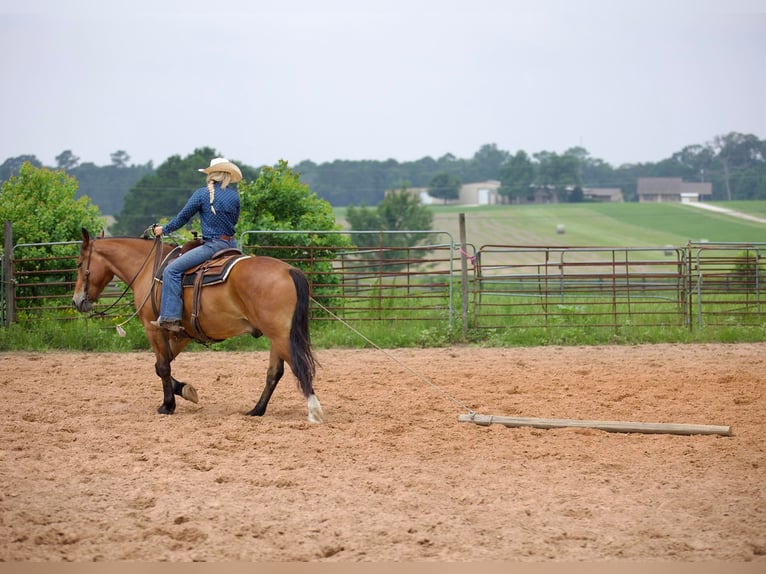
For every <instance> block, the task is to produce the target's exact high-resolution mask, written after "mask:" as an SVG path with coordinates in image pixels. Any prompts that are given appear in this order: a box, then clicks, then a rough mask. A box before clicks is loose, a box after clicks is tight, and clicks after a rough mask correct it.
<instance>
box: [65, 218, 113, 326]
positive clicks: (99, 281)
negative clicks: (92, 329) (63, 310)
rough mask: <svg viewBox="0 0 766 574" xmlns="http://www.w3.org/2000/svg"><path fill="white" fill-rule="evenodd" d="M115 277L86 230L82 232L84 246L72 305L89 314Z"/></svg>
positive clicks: (78, 264) (79, 259) (78, 261)
mask: <svg viewBox="0 0 766 574" xmlns="http://www.w3.org/2000/svg"><path fill="white" fill-rule="evenodd" d="M113 277H114V271H112V270H111V268H110V267H109V265H107V263H106V261H105V260H104V258H103V257H102V256H101V255H100V254H99V252H98V247H97V246H96V243H95V241H94V240H93V239H91V237H90V234H89V233H88V231H87V230H86V229H83V230H82V246H81V247H80V256H79V257H78V259H77V283H75V286H74V296H73V297H72V304H73V305H74V306H75V308H76V309H77V310H78V311H82V312H83V313H87V312H88V311H90V310H91V309H93V303H94V302H96V301H98V298H99V296H100V295H101V292H102V291H103V290H104V287H106V286H107V285H108V284H109V282H110V281H111V280H112V278H113Z"/></svg>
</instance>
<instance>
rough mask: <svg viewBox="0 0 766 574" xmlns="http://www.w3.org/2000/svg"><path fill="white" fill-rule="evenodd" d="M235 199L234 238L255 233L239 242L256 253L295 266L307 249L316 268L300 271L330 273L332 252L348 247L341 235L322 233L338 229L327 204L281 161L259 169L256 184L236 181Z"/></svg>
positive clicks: (304, 255) (325, 278) (306, 252)
mask: <svg viewBox="0 0 766 574" xmlns="http://www.w3.org/2000/svg"><path fill="white" fill-rule="evenodd" d="M239 196H240V204H241V208H240V217H239V223H238V224H237V234H238V235H241V234H242V233H244V232H245V231H255V233H249V234H247V235H246V236H245V238H244V241H245V243H246V244H247V245H248V246H256V247H257V251H258V252H259V253H263V254H264V255H271V256H272V257H277V258H279V259H283V260H285V261H290V262H291V263H295V260H297V259H306V255H307V254H308V251H309V250H310V251H311V259H313V260H314V261H316V262H317V264H316V265H315V267H314V268H313V269H308V268H306V267H305V266H303V265H301V266H302V267H304V270H306V271H308V272H315V273H316V272H318V273H329V272H330V271H331V268H332V259H333V258H334V250H336V249H337V248H339V247H349V246H350V245H351V242H350V241H349V239H348V237H346V236H344V235H342V234H339V233H322V231H340V229H341V227H340V225H338V224H337V223H336V222H335V215H334V214H333V211H332V206H331V205H330V204H329V203H328V202H327V201H325V200H323V199H320V198H319V197H318V196H317V195H316V194H315V193H314V192H312V191H311V188H309V186H308V185H307V184H305V183H303V182H302V181H301V180H300V174H299V173H297V172H295V171H294V170H292V169H291V168H290V167H289V165H288V163H287V162H286V161H285V160H280V161H279V163H278V164H277V165H275V166H273V167H268V166H267V167H263V168H262V169H261V171H260V173H259V175H258V178H257V179H256V180H255V181H249V182H244V181H243V182H242V183H240V184H239ZM259 231H260V232H262V231H283V232H289V231H295V232H296V233H278V234H273V233H258V232H259ZM306 231H313V232H316V233H305V232H306ZM298 232H300V233H298ZM323 282H324V283H328V282H330V283H331V282H332V280H331V278H330V277H329V275H328V276H325V277H324V278H323Z"/></svg>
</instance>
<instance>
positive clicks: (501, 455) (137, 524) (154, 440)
mask: <svg viewBox="0 0 766 574" xmlns="http://www.w3.org/2000/svg"><path fill="white" fill-rule="evenodd" d="M389 352H390V353H391V354H392V355H393V356H395V357H396V358H397V359H398V360H399V361H401V362H402V363H404V364H405V365H407V366H409V367H411V368H412V369H414V370H415V371H417V372H418V373H420V374H421V375H422V376H423V377H425V378H427V379H429V380H430V381H432V382H434V383H435V384H437V385H438V386H439V387H441V388H442V389H443V390H444V391H445V392H446V393H449V394H450V395H451V396H453V397H455V398H456V399H457V400H458V401H459V402H461V403H463V404H464V405H465V406H467V407H468V408H469V409H472V410H475V411H476V412H478V413H483V414H496V415H508V416H524V417H544V418H571V419H602V420H619V421H640V422H669V423H689V424H705V425H730V426H731V427H732V431H733V434H732V436H730V437H720V436H677V435H665V434H662V435H656V434H634V433H631V434H618V433H607V432H603V431H597V430H592V429H571V428H568V429H560V430H538V429H532V428H506V427H504V426H501V425H492V426H489V427H481V426H477V425H474V424H470V423H459V422H458V415H459V414H462V413H464V412H466V411H464V410H463V409H462V408H461V406H460V405H458V404H456V403H454V402H452V401H451V400H449V399H448V398H446V397H445V395H443V394H441V393H440V392H439V391H438V390H436V389H434V388H433V387H432V386H430V385H428V384H427V383H426V382H424V381H422V380H421V379H419V378H418V377H416V376H414V375H413V374H412V373H411V372H409V371H408V370H407V369H405V368H403V367H402V366H401V365H400V364H398V363H397V362H395V361H393V360H392V359H391V358H390V357H388V356H387V355H385V354H384V353H382V352H380V351H375V350H326V351H325V350H319V351H317V356H318V359H319V361H320V363H321V367H320V369H319V372H318V376H317V380H316V384H315V387H316V391H317V395H318V397H319V399H320V400H321V402H322V406H323V407H324V411H325V416H326V422H325V423H324V424H322V425H312V424H309V423H308V422H307V420H306V403H305V400H304V399H303V397H302V396H301V395H300V394H299V393H298V391H297V389H296V385H295V379H294V378H293V377H292V375H285V377H284V379H283V381H282V382H281V383H280V386H279V387H278V388H277V390H276V392H275V394H274V397H273V398H272V401H271V404H270V405H269V409H268V411H267V413H266V416H265V417H263V418H250V417H246V416H244V415H243V413H244V412H246V411H247V410H250V409H251V408H252V407H253V406H254V404H255V402H256V400H257V398H258V396H259V394H260V389H261V386H262V383H263V380H264V377H265V371H266V366H267V354H266V353H264V352H258V353H230V352H215V351H204V352H187V353H184V354H182V355H181V356H180V357H179V358H178V359H177V360H176V362H175V363H174V374H175V375H176V377H177V378H178V379H180V380H182V381H186V382H189V383H192V384H193V385H194V386H195V387H196V389H197V391H198V393H199V397H200V402H199V404H197V405H195V404H192V403H189V402H186V401H184V400H183V399H180V398H179V399H178V409H177V411H176V414H175V415H173V416H160V415H158V414H156V412H155V410H156V408H157V407H158V406H159V404H160V402H161V399H162V393H161V388H160V382H159V379H158V378H157V377H156V376H155V374H154V358H153V355H151V353H132V354H96V353H93V354H88V353H28V354H25V353H1V354H0V398H1V399H2V406H3V410H4V415H3V418H2V421H3V423H2V427H1V428H0V478H1V479H2V490H1V491H0V560H2V561H18V560H23V561H30V560H31V561H102V560H148V561H222V560H227V561H229V560H242V561H345V562H356V561H383V560H386V561H390V560H396V561H410V560H418V561H469V560H470V561H474V560H497V561H524V562H527V561H529V562H531V561H538V562H539V561H546V562H547V561H585V560H588V561H602V560H616V561H625V562H626V563H627V562H628V561H697V562H699V561H740V562H750V561H760V562H763V563H764V565H766V423H764V415H766V392H765V389H766V343H759V344H737V345H646V346H625V347H621V346H614V347H611V346H610V347H588V348H584V347H577V348H568V347H547V348H544V347H538V348H519V349H516V348H508V349H478V348H468V347H453V348H444V349H427V350H423V349H397V350H392V351H389Z"/></svg>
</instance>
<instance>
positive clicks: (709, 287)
mask: <svg viewBox="0 0 766 574" xmlns="http://www.w3.org/2000/svg"><path fill="white" fill-rule="evenodd" d="M406 233H408V234H409V235H405V232H400V233H394V232H381V231H371V232H346V231H283V232H280V231H269V232H256V231H252V232H251V231H248V232H245V233H243V234H242V236H241V237H240V246H241V249H242V250H243V251H244V252H245V253H248V254H252V255H272V256H276V257H278V258H280V259H284V260H286V261H288V262H290V263H292V264H294V265H296V266H298V267H300V268H301V269H303V270H304V272H305V273H306V275H307V277H308V279H309V282H310V286H311V295H312V297H313V299H314V301H315V303H313V304H312V319H313V320H316V321H328V320H332V319H333V318H334V317H335V316H337V317H340V318H342V319H344V320H346V321H378V322H381V321H385V322H390V323H391V324H392V325H393V324H395V323H396V322H401V321H429V322H434V323H442V324H445V325H449V326H452V325H453V323H454V322H455V320H457V319H462V320H463V321H464V324H466V325H469V326H471V327H472V328H476V329H485V328H486V329H524V328H546V329H550V328H558V327H575V328H611V329H620V328H623V327H638V328H643V327H662V326H670V327H686V328H689V329H695V328H696V329H704V328H705V327H707V326H711V327H712V326H727V325H737V326H741V325H745V326H749V325H753V326H765V325H766V243H756V244H753V243H726V244H721V243H689V244H688V245H686V246H684V247H562V246H529V245H526V246H520V245H484V246H481V247H479V248H478V249H477V248H474V247H473V246H471V245H466V252H463V250H462V249H461V246H460V245H456V244H455V242H454V240H453V238H452V237H451V236H450V234H449V233H447V232H443V231H429V232H426V231H421V232H406ZM413 233H415V235H412V234H413ZM413 238H414V239H417V244H415V245H411V244H409V245H408V244H403V239H407V241H412V240H413ZM79 245H80V242H79V241H77V242H64V243H46V244H19V245H16V246H14V247H13V249H12V250H11V253H4V254H3V258H2V259H1V260H2V263H3V265H2V269H3V275H2V282H3V286H4V287H6V286H12V288H11V289H5V288H4V289H3V290H2V295H1V296H2V299H1V300H0V310H2V319H3V323H2V324H3V325H5V324H8V319H9V318H11V317H12V318H13V319H14V320H15V321H34V320H39V319H47V318H56V319H62V320H65V319H72V318H75V317H77V316H78V314H77V313H76V312H74V310H73V309H72V305H71V298H72V293H73V290H74V284H75V281H76V276H77V270H76V261H77V256H78V253H79ZM464 256H465V257H464ZM463 260H465V261H466V264H467V282H468V285H467V289H466V290H465V291H463V290H462V289H461V287H462V279H461V263H462V261H463ZM124 287H125V285H124V284H123V283H122V282H120V281H114V282H113V283H112V284H110V286H109V287H108V288H107V290H106V291H105V293H104V295H103V296H102V299H101V301H100V302H99V304H98V305H97V306H96V311H99V310H103V309H105V308H106V307H108V306H109V305H110V304H111V303H112V302H113V301H114V299H115V298H116V297H118V296H119V295H120V294H121V293H122V291H123V290H124ZM463 292H465V293H466V295H465V298H466V299H467V300H468V304H467V305H465V306H462V305H461V303H462V299H461V298H462V297H463V294H462V293H463ZM7 293H10V294H11V297H9V296H8V295H7ZM131 303H132V297H130V296H128V297H127V298H126V304H127V305H130V304H131ZM461 307H463V314H462V315H461V313H460V311H459V310H460V309H461ZM456 309H457V310H458V311H456ZM129 312H132V309H130V311H129ZM116 313H120V310H117V311H116ZM124 314H127V313H124Z"/></svg>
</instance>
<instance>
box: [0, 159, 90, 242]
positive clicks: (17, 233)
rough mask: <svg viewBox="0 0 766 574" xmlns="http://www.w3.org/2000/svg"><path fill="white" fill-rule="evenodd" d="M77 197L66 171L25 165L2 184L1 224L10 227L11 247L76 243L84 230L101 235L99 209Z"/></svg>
mask: <svg viewBox="0 0 766 574" xmlns="http://www.w3.org/2000/svg"><path fill="white" fill-rule="evenodd" d="M76 194H77V180H76V179H75V178H74V177H72V176H70V175H68V174H67V173H66V172H65V171H63V170H55V171H52V170H49V169H47V168H37V167H34V166H33V165H32V164H30V163H25V164H23V165H22V166H21V169H20V170H19V174H18V175H15V176H11V178H10V179H9V180H8V181H6V182H3V185H2V191H0V221H10V222H11V223H12V225H13V238H14V243H48V242H58V241H75V240H77V239H79V238H80V237H81V233H80V229H81V228H83V227H85V228H87V229H88V230H90V231H92V232H96V233H98V232H101V230H102V229H103V223H102V221H101V218H100V215H101V214H100V213H99V210H98V208H97V207H96V206H95V205H93V204H92V203H91V201H90V199H88V198H87V197H81V198H79V199H75V196H76Z"/></svg>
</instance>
